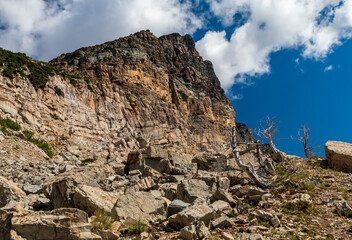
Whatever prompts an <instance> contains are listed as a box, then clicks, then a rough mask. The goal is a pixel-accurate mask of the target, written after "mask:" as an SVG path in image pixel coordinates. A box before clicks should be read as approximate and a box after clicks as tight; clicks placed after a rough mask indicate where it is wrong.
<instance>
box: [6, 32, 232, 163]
mask: <svg viewBox="0 0 352 240" xmlns="http://www.w3.org/2000/svg"><path fill="white" fill-rule="evenodd" d="M36 64H42V65H43V66H44V65H45V66H46V64H45V63H36ZM49 64H50V65H51V66H54V67H56V68H57V69H59V70H60V71H59V70H57V69H54V68H53V69H54V70H50V69H49V72H50V71H53V72H52V73H51V74H50V75H49V76H48V81H47V82H46V83H45V84H33V81H32V82H31V81H30V80H31V75H32V73H31V69H30V67H28V66H27V67H24V68H21V69H17V70H16V68H15V70H14V72H13V74H12V75H9V74H4V73H5V70H6V66H7V65H6V63H5V64H3V66H2V67H0V68H3V74H0V98H1V101H0V114H1V116H2V117H3V118H4V117H5V116H9V117H10V118H12V119H14V120H15V121H17V122H18V123H20V124H21V125H22V126H23V128H25V129H30V130H32V131H33V132H34V133H35V134H36V135H37V136H40V137H42V138H44V139H45V140H47V141H48V142H50V143H52V144H53V145H55V146H56V148H55V149H54V153H58V152H63V151H64V150H65V151H66V150H67V151H68V152H70V154H72V155H74V156H76V157H78V158H81V159H85V158H87V157H91V158H110V159H113V158H121V157H122V158H123V157H124V156H125V154H126V153H128V152H129V151H130V150H131V149H137V148H139V147H143V146H144V145H146V144H148V143H150V144H152V145H164V146H170V145H172V146H173V148H175V149H180V150H182V151H185V152H187V153H192V154H193V153H199V152H201V151H213V152H220V151H223V150H224V146H225V145H226V144H228V143H229V141H230V136H229V134H230V129H231V128H232V127H233V126H234V125H235V122H234V119H235V112H234V110H233V108H232V105H231V103H230V101H229V100H228V99H227V98H226V96H225V93H224V91H223V90H222V89H221V87H220V82H219V80H218V78H217V77H216V75H215V73H214V70H213V67H212V64H211V62H209V61H203V59H202V57H201V56H200V55H199V53H198V52H197V51H196V49H195V45H194V43H193V40H192V38H191V36H189V35H186V36H181V35H179V34H171V35H167V36H162V37H160V38H157V37H155V36H154V35H153V34H152V33H150V32H149V31H141V32H138V33H136V34H133V35H130V36H128V37H125V38H121V39H118V40H115V41H112V42H107V43H104V44H102V45H97V46H93V47H87V48H81V49H79V50H77V51H75V52H73V53H68V54H63V55H61V56H60V57H58V58H56V59H54V60H52V61H51V62H50V63H49ZM27 65H28V64H27ZM49 68H51V67H49ZM21 71H22V72H21ZM61 71H62V72H61ZM9 76H11V77H9ZM66 155H67V154H66Z"/></svg>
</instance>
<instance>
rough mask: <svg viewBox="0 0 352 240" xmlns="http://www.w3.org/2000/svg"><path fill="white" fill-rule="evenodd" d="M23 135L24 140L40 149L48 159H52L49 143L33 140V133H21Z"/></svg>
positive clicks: (52, 154)
mask: <svg viewBox="0 0 352 240" xmlns="http://www.w3.org/2000/svg"><path fill="white" fill-rule="evenodd" d="M23 135H24V136H25V138H26V140H27V141H28V142H31V143H33V144H35V145H37V146H38V147H39V148H40V149H42V150H43V151H44V152H45V153H46V154H47V155H48V156H49V157H50V158H52V157H53V156H54V153H53V150H52V148H51V146H50V145H49V143H47V142H46V141H44V140H42V139H37V138H34V137H33V135H34V133H33V132H31V131H27V130H26V131H23Z"/></svg>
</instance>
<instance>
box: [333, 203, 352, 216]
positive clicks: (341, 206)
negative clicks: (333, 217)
mask: <svg viewBox="0 0 352 240" xmlns="http://www.w3.org/2000/svg"><path fill="white" fill-rule="evenodd" d="M335 206H336V212H337V214H339V215H340V216H346V217H352V208H351V207H350V206H349V205H348V204H347V203H346V202H345V201H343V202H337V203H335Z"/></svg>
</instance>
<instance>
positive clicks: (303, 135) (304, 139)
mask: <svg viewBox="0 0 352 240" xmlns="http://www.w3.org/2000/svg"><path fill="white" fill-rule="evenodd" d="M309 131H310V130H309V127H308V125H307V124H304V125H303V126H302V128H300V129H298V138H293V139H294V140H297V141H299V142H301V143H302V145H303V149H304V155H305V156H306V158H311V157H313V156H314V155H315V154H316V153H315V152H314V149H315V148H318V147H320V145H319V144H314V142H311V140H310V132H309Z"/></svg>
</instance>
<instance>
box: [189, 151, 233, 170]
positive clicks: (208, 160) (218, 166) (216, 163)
mask: <svg viewBox="0 0 352 240" xmlns="http://www.w3.org/2000/svg"><path fill="white" fill-rule="evenodd" d="M192 162H193V163H196V164H197V167H198V169H199V170H204V171H215V172H222V171H226V170H228V166H229V163H228V160H227V157H226V156H225V155H221V154H218V155H209V154H204V155H202V156H197V157H195V158H194V159H192Z"/></svg>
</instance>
